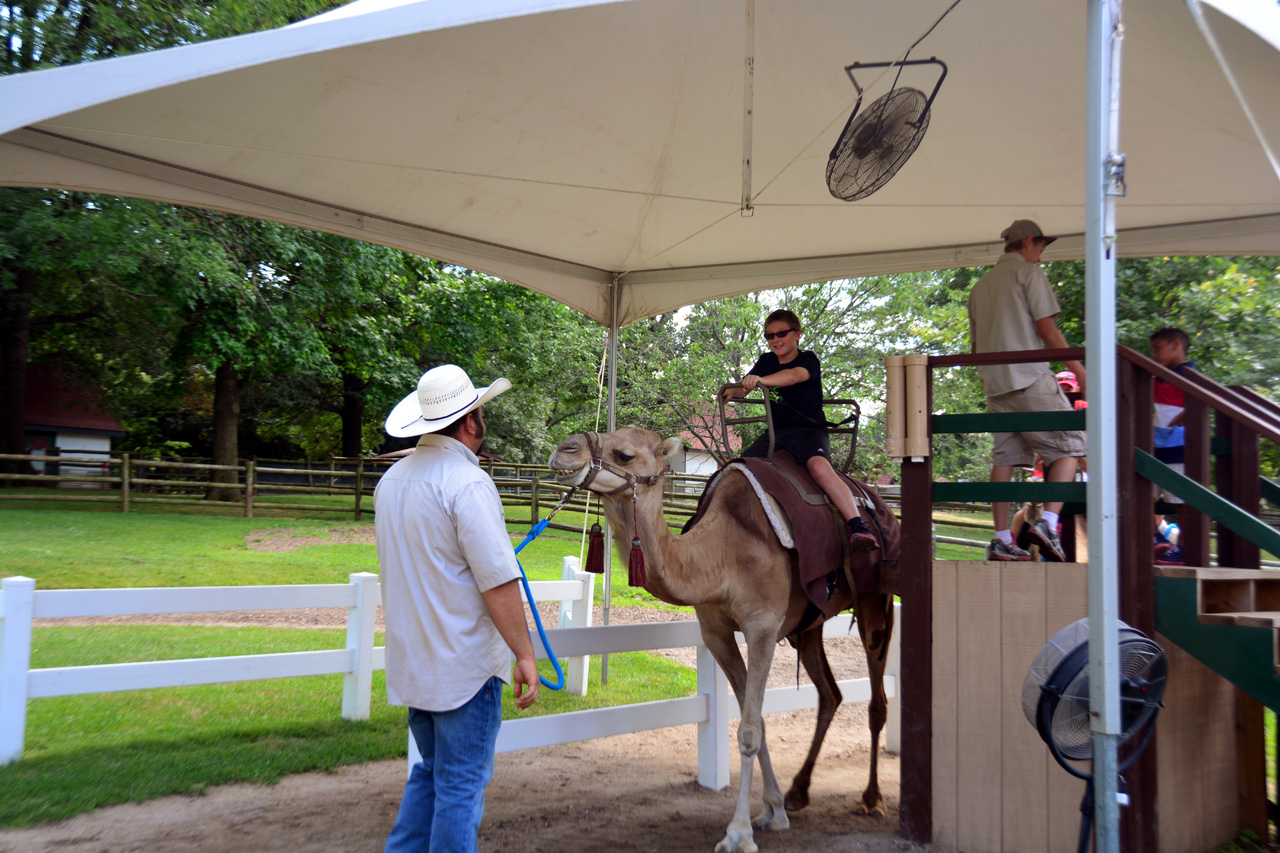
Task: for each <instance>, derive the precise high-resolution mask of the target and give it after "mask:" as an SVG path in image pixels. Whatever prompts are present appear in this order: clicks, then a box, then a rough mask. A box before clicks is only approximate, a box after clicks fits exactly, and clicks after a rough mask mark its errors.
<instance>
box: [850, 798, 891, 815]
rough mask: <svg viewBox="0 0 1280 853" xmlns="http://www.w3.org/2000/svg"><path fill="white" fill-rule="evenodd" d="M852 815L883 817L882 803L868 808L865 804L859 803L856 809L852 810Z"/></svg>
mask: <svg viewBox="0 0 1280 853" xmlns="http://www.w3.org/2000/svg"><path fill="white" fill-rule="evenodd" d="M853 813H854V814H859V815H868V816H870V817H884V816H885V810H884V802H883V801H880V802H877V803H876V804H875V805H871V806H868V805H867V804H866V803H859V804H858V807H857V808H856V809H854V810H853Z"/></svg>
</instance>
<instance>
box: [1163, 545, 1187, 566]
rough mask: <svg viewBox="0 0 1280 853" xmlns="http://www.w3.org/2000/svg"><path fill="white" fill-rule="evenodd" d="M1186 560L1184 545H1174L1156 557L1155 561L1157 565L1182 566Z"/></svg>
mask: <svg viewBox="0 0 1280 853" xmlns="http://www.w3.org/2000/svg"><path fill="white" fill-rule="evenodd" d="M1185 560H1186V557H1185V556H1184V555H1183V553H1182V546H1181V545H1174V546H1173V547H1172V548H1169V549H1168V550H1167V551H1165V552H1164V553H1163V554H1161V555H1160V556H1158V557H1156V560H1155V563H1156V565H1157V566H1181V565H1182V564H1183V562H1184V561H1185Z"/></svg>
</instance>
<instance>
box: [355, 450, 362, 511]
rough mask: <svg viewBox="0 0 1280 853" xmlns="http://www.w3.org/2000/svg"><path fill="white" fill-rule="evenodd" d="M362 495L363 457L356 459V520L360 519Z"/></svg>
mask: <svg viewBox="0 0 1280 853" xmlns="http://www.w3.org/2000/svg"><path fill="white" fill-rule="evenodd" d="M363 497H364V457H361V458H359V459H357V460H356V521H359V520H360V501H361V499H362V498H363Z"/></svg>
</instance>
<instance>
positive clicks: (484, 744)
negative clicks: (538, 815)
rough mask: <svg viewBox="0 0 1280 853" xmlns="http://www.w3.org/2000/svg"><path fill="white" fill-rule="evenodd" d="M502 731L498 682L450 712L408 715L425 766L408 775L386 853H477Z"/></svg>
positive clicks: (493, 681) (414, 710) (491, 681)
mask: <svg viewBox="0 0 1280 853" xmlns="http://www.w3.org/2000/svg"><path fill="white" fill-rule="evenodd" d="M501 725H502V679H500V678H497V677H494V678H490V679H489V681H488V682H486V683H485V685H484V686H483V687H481V688H480V691H479V692H478V693H476V695H475V696H473V697H472V698H471V699H470V701H468V702H467V703H466V704H465V705H463V706H462V707H460V708H455V709H454V710H452V711H443V712H440V713H433V712H431V711H422V710H419V709H417V708H410V709H409V731H410V732H412V733H413V739H414V742H415V743H417V745H418V751H419V752H420V753H422V762H421V763H419V764H415V765H414V766H413V769H412V770H411V771H410V772H409V781H408V782H407V783H405V786H404V797H403V798H402V799H401V800H400V814H399V815H398V816H397V817H396V825H395V826H394V827H392V829H391V834H390V835H388V836H387V846H386V849H385V850H386V853H409V851H423V853H427V851H429V853H475V851H476V849H477V847H476V834H477V833H478V832H479V831H480V818H481V817H483V816H484V789H485V786H487V785H488V784H489V780H490V779H492V778H493V753H494V745H495V744H496V743H497V740H498V728H499V726H501Z"/></svg>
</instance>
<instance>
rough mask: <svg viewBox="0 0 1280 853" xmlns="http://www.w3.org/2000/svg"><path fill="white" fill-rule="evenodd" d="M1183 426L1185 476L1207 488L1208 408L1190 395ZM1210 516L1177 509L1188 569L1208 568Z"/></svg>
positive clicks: (1193, 509) (1189, 506) (1208, 455)
mask: <svg viewBox="0 0 1280 853" xmlns="http://www.w3.org/2000/svg"><path fill="white" fill-rule="evenodd" d="M1186 404H1187V405H1186V409H1185V410H1184V411H1183V413H1182V423H1183V425H1184V426H1185V427H1186V444H1185V456H1184V460H1185V461H1184V465H1183V467H1184V473H1185V474H1186V475H1187V476H1188V477H1190V478H1191V479H1192V480H1195V481H1196V482H1197V483H1199V484H1200V485H1202V486H1204V487H1205V488H1208V487H1209V485H1210V480H1209V467H1210V462H1211V460H1212V455H1211V453H1210V447H1209V441H1210V437H1211V434H1210V430H1209V407H1208V406H1207V405H1205V404H1204V403H1202V402H1200V401H1199V400H1198V399H1196V398H1195V397H1193V396H1192V395H1190V394H1187V395H1186ZM1209 521H1210V519H1209V516H1207V515H1205V514H1204V513H1203V512H1200V511H1199V510H1198V509H1195V508H1194V507H1192V506H1191V505H1190V504H1183V505H1182V506H1180V507H1178V529H1179V531H1181V532H1180V533H1179V535H1178V544H1179V545H1181V546H1182V553H1183V563H1184V564H1185V565H1188V566H1201V567H1205V566H1208V565H1209Z"/></svg>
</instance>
